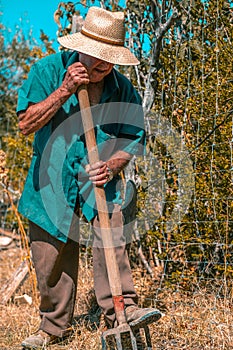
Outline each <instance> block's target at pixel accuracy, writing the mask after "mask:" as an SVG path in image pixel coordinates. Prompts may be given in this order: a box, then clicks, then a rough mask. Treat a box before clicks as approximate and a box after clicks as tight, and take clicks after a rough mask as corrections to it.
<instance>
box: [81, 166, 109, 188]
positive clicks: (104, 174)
mask: <svg viewBox="0 0 233 350" xmlns="http://www.w3.org/2000/svg"><path fill="white" fill-rule="evenodd" d="M86 172H87V174H88V175H89V179H90V180H91V181H92V183H93V184H94V185H96V186H103V185H104V184H106V183H107V182H108V179H109V176H108V175H109V174H108V166H107V163H106V162H103V161H102V160H100V161H99V162H97V163H94V164H92V165H90V164H87V165H86Z"/></svg>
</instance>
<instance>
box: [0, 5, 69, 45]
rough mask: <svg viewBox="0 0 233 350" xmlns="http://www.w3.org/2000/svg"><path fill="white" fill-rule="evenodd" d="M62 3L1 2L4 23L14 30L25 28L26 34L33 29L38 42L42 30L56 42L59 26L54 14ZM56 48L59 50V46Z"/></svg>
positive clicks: (0, 7)
mask: <svg viewBox="0 0 233 350" xmlns="http://www.w3.org/2000/svg"><path fill="white" fill-rule="evenodd" d="M60 2H61V0H0V9H1V12H2V23H3V24H4V25H5V26H6V27H8V28H11V29H12V30H14V28H15V26H16V25H19V26H23V28H24V29H25V32H26V31H27V29H28V28H32V30H33V36H34V37H35V38H36V39H37V40H38V42H39V36H40V29H43V31H44V32H45V34H47V35H48V36H49V38H50V39H54V40H55V41H56V31H57V25H56V23H55V22H54V20H53V14H54V12H55V11H56V9H57V7H58V4H59V3H60ZM74 2H75V1H74ZM20 18H22V19H23V20H20ZM54 47H55V48H57V45H54Z"/></svg>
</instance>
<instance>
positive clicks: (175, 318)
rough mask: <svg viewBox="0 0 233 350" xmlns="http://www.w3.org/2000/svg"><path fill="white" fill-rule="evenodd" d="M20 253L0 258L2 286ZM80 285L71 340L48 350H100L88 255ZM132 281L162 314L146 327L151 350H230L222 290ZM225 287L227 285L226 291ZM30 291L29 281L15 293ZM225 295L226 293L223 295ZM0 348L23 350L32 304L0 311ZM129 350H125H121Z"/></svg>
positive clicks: (230, 318)
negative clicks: (150, 339) (160, 285)
mask: <svg viewBox="0 0 233 350" xmlns="http://www.w3.org/2000/svg"><path fill="white" fill-rule="evenodd" d="M20 259H21V258H20V249H19V248H18V247H16V246H13V247H11V248H9V249H7V250H2V251H1V254H0V266H1V271H0V281H1V283H2V284H3V283H5V282H6V280H7V278H9V276H11V274H12V272H13V271H14V269H15V268H16V267H17V266H18V265H19V263H20ZM80 265H81V268H80V273H79V287H78V293H77V296H78V298H77V305H76V310H75V316H76V317H75V323H74V326H73V328H74V333H73V336H72V337H71V338H70V339H68V340H67V341H66V342H65V343H61V344H59V345H58V344H57V345H53V346H50V347H48V348H47V349H49V350H50V349H51V350H63V349H64V350H68V349H69V350H90V349H92V350H99V349H101V345H100V337H101V331H102V329H103V326H104V322H103V319H102V317H101V315H100V311H99V309H98V307H97V305H96V302H95V297H94V293H93V289H92V288H93V281H92V268H91V262H90V258H89V259H87V256H86V254H83V255H82V258H81V260H80ZM133 272H134V279H135V285H136V288H137V291H138V293H139V295H140V296H141V297H140V305H142V306H149V305H151V306H155V305H156V306H157V307H158V308H160V309H161V310H162V311H163V312H164V313H165V316H164V317H163V318H162V319H161V320H160V321H159V322H158V323H156V324H154V325H151V326H150V331H151V335H152V342H153V350H162V349H163V350H168V349H175V350H178V349H185V350H223V349H226V350H230V349H233V326H232V325H233V315H232V300H231V293H230V291H229V290H226V289H224V286H217V285H216V287H213V285H212V286H211V287H209V288H207V286H206V287H205V288H204V287H202V288H200V286H199V287H198V286H197V287H196V288H195V290H194V291H193V292H192V293H191V292H185V291H182V289H181V288H180V287H179V286H178V285H177V286H176V288H174V289H173V290H171V289H170V288H169V289H168V288H166V287H163V288H161V289H159V290H158V285H155V284H154V283H152V281H151V280H150V277H149V276H148V275H147V274H145V272H143V269H141V268H137V269H135V270H134V271H133ZM228 288H229V287H228ZM24 293H27V294H29V295H30V293H31V284H30V280H29V279H28V280H27V281H26V282H24V284H23V285H22V286H21V287H20V289H19V290H18V291H17V293H16V295H22V294H24ZM224 293H225V294H224ZM0 318H1V326H0V349H1V350H17V349H21V346H20V343H21V341H22V339H24V338H25V337H26V336H28V335H29V334H30V333H31V332H34V331H35V330H36V328H37V326H38V322H39V317H38V313H37V309H36V307H35V306H30V305H28V304H19V303H18V302H17V300H16V299H13V300H12V301H11V302H10V303H8V305H7V306H1V311H0ZM125 350H128V349H125Z"/></svg>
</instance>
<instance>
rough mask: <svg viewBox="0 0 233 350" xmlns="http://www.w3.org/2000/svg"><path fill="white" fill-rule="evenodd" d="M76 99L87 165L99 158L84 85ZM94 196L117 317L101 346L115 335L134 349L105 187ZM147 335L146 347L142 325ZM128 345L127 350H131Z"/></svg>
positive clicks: (116, 338) (147, 330) (148, 341)
mask: <svg viewBox="0 0 233 350" xmlns="http://www.w3.org/2000/svg"><path fill="white" fill-rule="evenodd" d="M78 99H79V104H80V111H81V117H82V123H83V129H84V134H85V140H86V146H87V151H88V157H89V164H90V165H92V164H94V163H96V162H98V161H99V154H98V149H97V145H96V138H95V132H94V125H93V119H92V114H91V109H90V102H89V97H88V93H87V89H86V86H84V85H82V86H81V87H79V89H78ZM94 191H95V198H96V206H97V211H98V216H99V222H100V230H101V237H102V242H103V247H104V254H105V260H106V267H107V273H108V279H109V285H110V289H111V293H112V299H113V305H114V310H115V314H116V319H117V322H118V326H117V327H116V328H112V329H109V330H107V331H105V332H103V334H102V337H101V340H102V349H103V350H106V349H107V338H108V337H114V338H115V341H116V345H117V349H118V350H125V349H126V348H124V347H123V346H124V345H123V342H122V339H123V338H127V337H128V338H129V339H130V340H131V345H129V346H130V348H131V349H132V350H137V349H138V347H137V341H136V338H135V335H134V333H133V331H132V329H131V327H130V326H129V324H128V323H127V320H126V315H125V304H124V298H123V296H122V286H121V281H120V273H119V267H118V264H117V260H116V255H115V250H114V245H113V238H112V232H111V227H110V221H109V213H108V207H107V202H106V195H105V190H104V187H96V186H94ZM143 328H144V331H145V335H146V341H147V345H148V348H147V349H152V347H151V338H150V334H149V329H148V327H147V326H145V327H143ZM130 348H129V347H127V350H128V349H130Z"/></svg>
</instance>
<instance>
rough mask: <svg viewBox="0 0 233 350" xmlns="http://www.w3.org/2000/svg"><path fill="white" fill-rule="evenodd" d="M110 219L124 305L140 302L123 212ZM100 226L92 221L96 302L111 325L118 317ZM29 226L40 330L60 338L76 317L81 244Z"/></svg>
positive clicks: (34, 226)
mask: <svg viewBox="0 0 233 350" xmlns="http://www.w3.org/2000/svg"><path fill="white" fill-rule="evenodd" d="M117 207H118V206H117ZM110 221H111V227H112V228H113V235H114V238H115V240H116V242H117V244H116V248H115V252H116V258H117V262H118V265H119V270H120V277H121V283H122V293H123V296H124V300H125V305H127V306H128V305H134V304H136V302H137V295H136V292H135V289H134V285H133V280H132V276H131V270H130V264H129V259H128V254H127V249H126V244H125V239H124V235H123V216H122V213H121V211H119V210H116V211H114V213H113V214H112V215H111V219H110ZM98 227H99V222H98V219H97V218H95V219H94V222H93V229H94V241H93V269H94V288H95V294H96V298H97V302H98V304H99V306H100V307H101V309H102V311H103V313H104V314H105V316H106V318H107V320H108V321H109V322H110V324H112V323H113V322H114V320H115V314H114V308H113V302H112V296H111V291H110V287H109V282H108V276H107V269H106V263H105V257H104V250H103V248H102V247H101V237H100V234H99V229H98ZM29 229H30V241H31V251H32V259H33V263H34V266H35V270H36V275H37V282H38V287H39V291H40V297H41V303H40V316H41V324H40V329H42V330H44V331H45V332H47V333H50V334H53V335H56V336H59V337H61V336H63V335H64V334H65V331H66V329H67V328H69V327H70V325H71V323H72V318H73V312H74V306H75V299H76V289H77V277H78V260H79V243H78V242H75V241H72V240H71V239H68V242H67V243H63V242H61V241H59V240H57V239H56V238H54V237H52V236H51V235H50V234H48V233H47V232H46V231H44V230H43V229H42V228H41V227H39V226H37V225H36V224H34V223H33V222H30V223H29ZM77 231H78V228H77ZM77 237H78V232H77ZM119 243H120V244H119Z"/></svg>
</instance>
